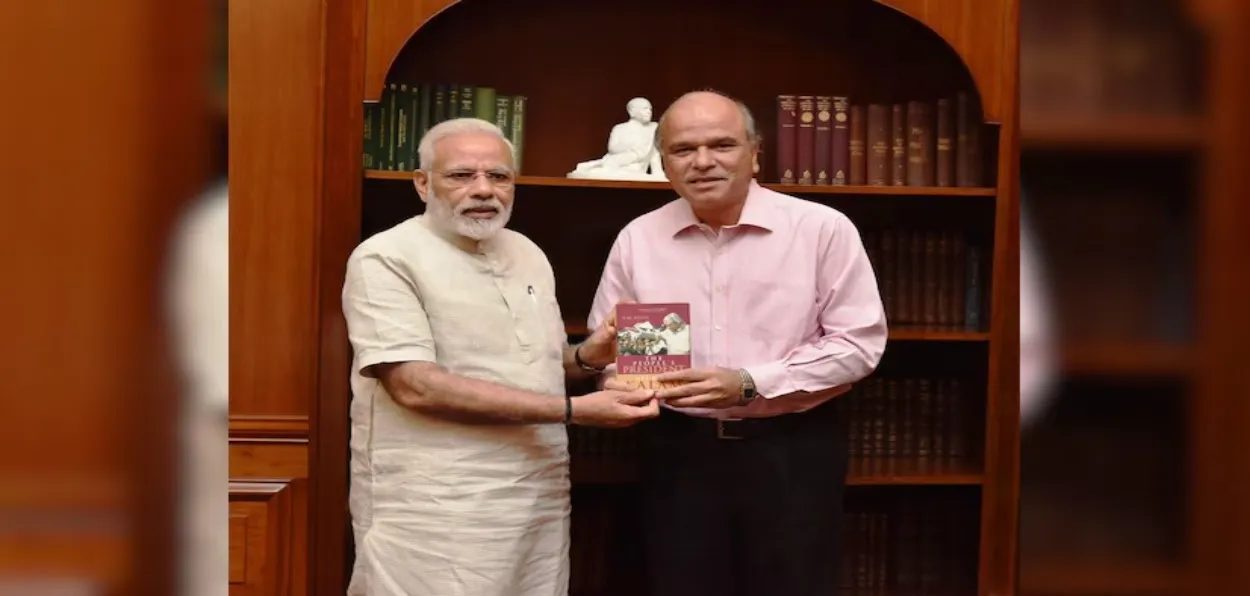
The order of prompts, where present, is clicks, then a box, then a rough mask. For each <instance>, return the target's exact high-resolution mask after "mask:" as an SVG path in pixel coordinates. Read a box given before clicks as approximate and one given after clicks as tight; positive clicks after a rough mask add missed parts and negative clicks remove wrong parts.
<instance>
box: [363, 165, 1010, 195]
mask: <svg viewBox="0 0 1250 596" xmlns="http://www.w3.org/2000/svg"><path fill="white" fill-rule="evenodd" d="M365 179H366V180H393V181H405V182H411V181H412V172H411V171H408V170H403V171H387V170H376V169H369V170H365ZM516 184H517V186H518V187H544V186H548V187H571V188H604V189H616V190H663V191H667V192H673V187H672V185H670V184H669V183H667V182H644V181H637V180H587V179H580V178H562V177H558V176H519V177H518V178H517V181H516ZM762 186H764V187H765V188H770V189H772V190H775V191H777V192H780V193H785V194H790V195H822V194H837V195H896V196H917V197H921V196H934V197H993V196H995V195H996V194H997V192H996V191H995V189H993V188H984V187H970V188H960V187H948V188H943V187H937V186H933V187H915V186H850V185H847V186H808V185H800V184H773V183H764V184H762Z"/></svg>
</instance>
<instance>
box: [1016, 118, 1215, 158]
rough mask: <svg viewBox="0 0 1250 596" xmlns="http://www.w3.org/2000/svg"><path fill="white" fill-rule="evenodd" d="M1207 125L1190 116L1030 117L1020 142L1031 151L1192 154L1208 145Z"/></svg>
mask: <svg viewBox="0 0 1250 596" xmlns="http://www.w3.org/2000/svg"><path fill="white" fill-rule="evenodd" d="M1204 124H1205V123H1204V122H1203V121H1202V119H1201V118H1200V117H1198V116H1192V115H1187V114H1159V115H1136V116H1135V115H1122V114H1106V115H1099V114H1091V115H1088V116H1062V115H1050V114H1045V113H1041V114H1029V115H1027V116H1025V117H1024V118H1023V119H1022V121H1021V130H1020V142H1021V146H1022V147H1023V148H1024V149H1029V150H1042V149H1046V150H1051V151H1057V150H1059V151H1065V150H1066V151H1081V152H1088V151H1130V152H1152V151H1189V150H1193V149H1199V148H1201V147H1202V146H1203V145H1204V143H1205V142H1206V134H1207V129H1206V126H1205V125H1204Z"/></svg>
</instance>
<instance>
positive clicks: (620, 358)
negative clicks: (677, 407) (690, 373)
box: [616, 303, 690, 389]
mask: <svg viewBox="0 0 1250 596" xmlns="http://www.w3.org/2000/svg"><path fill="white" fill-rule="evenodd" d="M687 368H690V305H689V304H683V303H666V304H656V303H650V304H618V305H617V307H616V376H617V378H619V379H620V380H622V381H625V382H627V383H629V384H630V385H632V386H634V387H638V388H645V389H662V388H664V387H670V386H677V385H681V384H682V383H680V382H673V383H660V382H658V381H656V380H655V377H656V376H657V375H659V374H660V373H665V372H670V371H675V370H683V369H687Z"/></svg>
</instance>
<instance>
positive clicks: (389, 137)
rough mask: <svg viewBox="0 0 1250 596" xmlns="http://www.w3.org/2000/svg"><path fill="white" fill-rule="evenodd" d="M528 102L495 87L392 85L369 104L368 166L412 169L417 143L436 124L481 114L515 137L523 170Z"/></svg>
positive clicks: (365, 146)
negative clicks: (505, 93)
mask: <svg viewBox="0 0 1250 596" xmlns="http://www.w3.org/2000/svg"><path fill="white" fill-rule="evenodd" d="M527 102H528V98H526V97H525V96H524V95H504V94H502V93H499V92H497V91H496V89H495V88H494V87H483V86H479V85H461V84H455V83H451V84H445V83H404V82H390V83H387V85H386V87H385V88H384V89H383V90H382V97H381V99H380V100H379V101H378V102H376V103H366V104H365V107H364V135H365V138H364V144H363V153H364V167H365V169H369V170H383V171H392V172H411V171H412V170H415V169H416V168H417V165H418V159H419V156H418V155H417V145H418V144H419V143H420V142H421V138H422V137H424V136H425V133H426V132H429V130H430V128H431V127H432V126H434V125H435V124H438V123H440V122H443V121H444V120H451V119H453V118H478V119H480V120H485V121H487V122H491V123H493V124H495V125H496V126H498V127H499V128H500V130H502V131H503V133H504V135H506V136H507V137H508V139H509V140H510V141H512V145H513V148H514V150H515V154H516V169H517V171H518V172H519V171H521V163H522V156H523V154H524V148H525V111H526V110H525V107H526V103H527Z"/></svg>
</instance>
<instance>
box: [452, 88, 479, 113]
mask: <svg viewBox="0 0 1250 596" xmlns="http://www.w3.org/2000/svg"><path fill="white" fill-rule="evenodd" d="M457 97H458V98H459V101H458V103H457V104H456V105H457V106H458V107H457V108H456V117H457V118H473V117H474V116H476V115H477V112H476V110H475V109H474V107H473V106H474V103H475V102H476V101H477V87H474V86H473V85H461V86H460V93H459V95H458V96H457Z"/></svg>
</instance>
